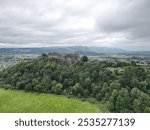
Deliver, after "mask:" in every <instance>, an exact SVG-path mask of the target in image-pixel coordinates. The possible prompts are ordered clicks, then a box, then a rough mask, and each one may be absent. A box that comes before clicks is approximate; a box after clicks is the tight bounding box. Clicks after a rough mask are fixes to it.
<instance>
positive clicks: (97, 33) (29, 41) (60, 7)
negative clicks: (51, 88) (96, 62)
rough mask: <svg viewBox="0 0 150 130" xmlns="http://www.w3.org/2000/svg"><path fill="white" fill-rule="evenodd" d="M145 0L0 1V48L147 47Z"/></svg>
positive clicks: (149, 18) (148, 3)
mask: <svg viewBox="0 0 150 130" xmlns="http://www.w3.org/2000/svg"><path fill="white" fill-rule="evenodd" d="M149 7H150V0H24V1H22V0H0V47H1V48H2V47H50V46H99V47H116V48H123V49H127V50H150V14H149V12H150V8H149Z"/></svg>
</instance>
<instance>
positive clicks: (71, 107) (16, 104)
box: [0, 88, 103, 113]
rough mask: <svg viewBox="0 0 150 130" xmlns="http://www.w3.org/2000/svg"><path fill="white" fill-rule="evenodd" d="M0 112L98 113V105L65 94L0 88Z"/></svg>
mask: <svg viewBox="0 0 150 130" xmlns="http://www.w3.org/2000/svg"><path fill="white" fill-rule="evenodd" d="M0 112H1V113H3V112H5V113H98V112H103V109H100V107H99V105H96V104H92V103H89V102H85V101H80V100H77V99H68V98H67V97H65V96H57V95H50V94H37V93H25V92H23V91H17V90H4V89H2V88H0Z"/></svg>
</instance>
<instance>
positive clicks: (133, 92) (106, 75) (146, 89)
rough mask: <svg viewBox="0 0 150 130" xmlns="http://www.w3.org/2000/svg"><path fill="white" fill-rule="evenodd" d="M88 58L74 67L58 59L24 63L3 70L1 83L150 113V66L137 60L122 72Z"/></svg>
mask: <svg viewBox="0 0 150 130" xmlns="http://www.w3.org/2000/svg"><path fill="white" fill-rule="evenodd" d="M87 61H88V58H87V57H82V58H81V60H79V61H78V62H76V63H75V64H73V65H70V66H65V65H62V64H58V63H56V62H42V61H38V62H36V61H34V62H22V63H19V64H17V65H15V66H13V67H10V68H7V69H4V70H2V71H1V72H0V86H1V87H3V88H6V89H18V90H25V91H27V92H28V91H30V92H39V93H54V94H63V95H67V96H75V97H78V98H82V99H83V98H85V99H86V98H95V99H96V100H97V101H100V102H104V103H106V104H108V108H109V110H110V111H111V112H150V69H145V68H143V67H139V66H136V65H135V63H134V64H128V65H125V67H124V71H123V72H122V73H119V71H111V70H109V69H108V67H111V65H112V66H113V67H114V64H110V63H107V62H105V63H99V64H92V65H91V62H87ZM119 65H120V66H121V65H124V64H120V63H119ZM116 67H117V66H116Z"/></svg>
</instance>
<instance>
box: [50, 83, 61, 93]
mask: <svg viewBox="0 0 150 130" xmlns="http://www.w3.org/2000/svg"><path fill="white" fill-rule="evenodd" d="M62 89H63V85H62V84H61V83H58V84H56V85H55V86H54V87H52V91H53V92H54V93H55V94H61V93H62Z"/></svg>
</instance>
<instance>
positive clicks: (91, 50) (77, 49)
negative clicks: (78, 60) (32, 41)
mask: <svg viewBox="0 0 150 130" xmlns="http://www.w3.org/2000/svg"><path fill="white" fill-rule="evenodd" d="M49 52H57V53H60V54H62V53H77V54H80V55H101V54H111V53H113V54H115V53H116V54H118V53H120V54H150V51H127V50H123V49H118V48H107V47H86V46H68V47H48V48H0V55H9V54H41V53H49Z"/></svg>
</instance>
